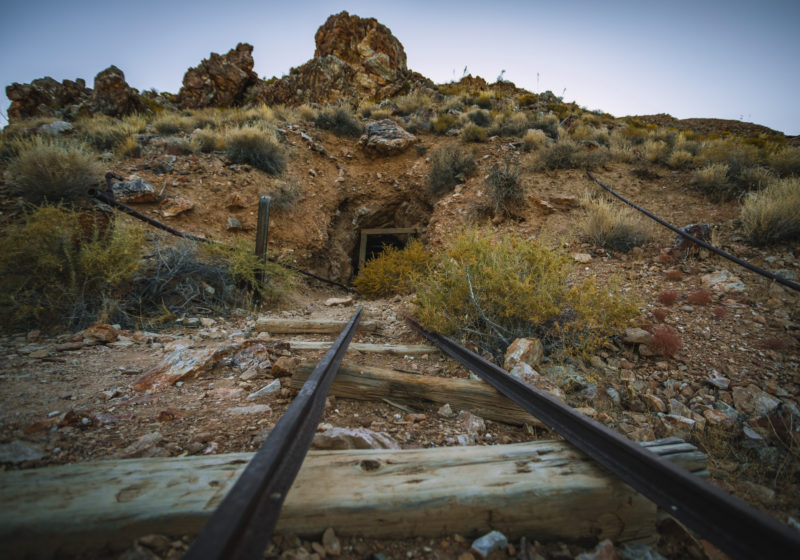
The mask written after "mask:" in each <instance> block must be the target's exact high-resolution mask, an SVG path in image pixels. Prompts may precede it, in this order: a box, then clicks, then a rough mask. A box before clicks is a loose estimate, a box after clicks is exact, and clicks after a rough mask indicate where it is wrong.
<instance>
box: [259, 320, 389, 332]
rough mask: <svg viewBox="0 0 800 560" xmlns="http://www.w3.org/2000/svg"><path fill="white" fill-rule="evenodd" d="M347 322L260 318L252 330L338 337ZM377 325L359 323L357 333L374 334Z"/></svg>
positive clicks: (366, 322)
mask: <svg viewBox="0 0 800 560" xmlns="http://www.w3.org/2000/svg"><path fill="white" fill-rule="evenodd" d="M346 325H347V321H339V320H336V319H272V318H266V317H262V318H260V319H258V320H257V321H256V326H255V328H254V329H253V330H255V331H257V332H268V333H270V334H336V335H338V334H339V333H340V332H342V330H343V329H344V327H345V326H346ZM377 330H378V323H377V322H375V321H361V322H360V323H359V325H358V332H361V333H366V332H375V331H377Z"/></svg>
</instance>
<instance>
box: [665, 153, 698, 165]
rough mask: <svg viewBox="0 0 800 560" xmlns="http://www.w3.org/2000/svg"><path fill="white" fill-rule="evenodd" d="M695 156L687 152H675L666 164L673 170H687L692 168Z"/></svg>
mask: <svg viewBox="0 0 800 560" xmlns="http://www.w3.org/2000/svg"><path fill="white" fill-rule="evenodd" d="M693 162H694V156H693V155H692V154H691V153H690V152H687V151H686V150H675V151H674V152H672V153H671V154H670V155H669V157H667V159H666V162H665V163H666V164H667V166H668V167H670V168H672V169H685V168H688V167H691V166H692V164H693Z"/></svg>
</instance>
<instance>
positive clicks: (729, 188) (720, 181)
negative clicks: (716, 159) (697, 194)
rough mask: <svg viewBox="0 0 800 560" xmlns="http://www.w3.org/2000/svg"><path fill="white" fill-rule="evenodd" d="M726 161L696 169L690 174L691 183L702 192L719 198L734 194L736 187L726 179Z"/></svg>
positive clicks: (729, 196)
mask: <svg viewBox="0 0 800 560" xmlns="http://www.w3.org/2000/svg"><path fill="white" fill-rule="evenodd" d="M728 171H729V168H728V164H727V163H711V164H709V165H706V166H705V167H702V168H700V169H696V170H695V171H694V173H693V174H692V183H693V184H694V185H695V186H697V187H698V188H699V189H700V190H701V191H703V192H704V193H706V194H708V195H710V196H712V197H714V198H719V199H728V198H731V197H733V196H735V192H736V189H735V187H734V186H733V185H732V184H731V182H730V181H729V180H728Z"/></svg>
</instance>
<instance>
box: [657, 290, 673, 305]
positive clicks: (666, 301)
mask: <svg viewBox="0 0 800 560" xmlns="http://www.w3.org/2000/svg"><path fill="white" fill-rule="evenodd" d="M656 298H658V301H660V302H661V303H662V304H663V305H672V304H673V303H675V302H676V301H678V292H676V291H675V290H664V291H663V292H661V293H659V294H658V295H657V296H656Z"/></svg>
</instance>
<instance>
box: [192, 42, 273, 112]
mask: <svg viewBox="0 0 800 560" xmlns="http://www.w3.org/2000/svg"><path fill="white" fill-rule="evenodd" d="M253 64H254V62H253V46H252V45H248V44H247V43H239V44H238V45H236V48H235V49H231V50H230V51H228V53H227V54H224V55H219V54H217V53H211V56H209V57H208V58H207V59H205V60H203V61H202V62H201V63H200V65H199V66H197V67H195V68H190V69H189V70H187V71H186V74H184V76H183V87H182V88H181V91H180V93H179V94H178V100H179V101H178V103H179V105H180V106H181V107H183V108H189V109H197V108H200V107H230V106H233V105H238V104H240V103H241V101H242V99H243V96H244V93H245V91H246V90H247V88H249V87H250V86H252V85H254V84H255V83H256V82H257V81H258V75H257V74H256V73H255V72H253Z"/></svg>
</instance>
